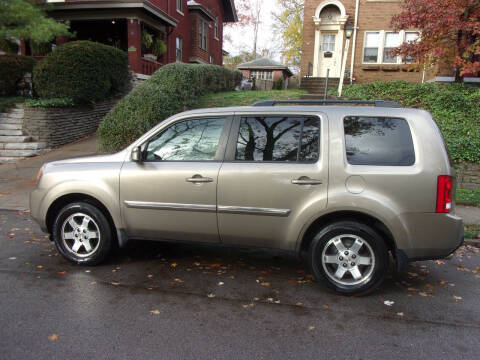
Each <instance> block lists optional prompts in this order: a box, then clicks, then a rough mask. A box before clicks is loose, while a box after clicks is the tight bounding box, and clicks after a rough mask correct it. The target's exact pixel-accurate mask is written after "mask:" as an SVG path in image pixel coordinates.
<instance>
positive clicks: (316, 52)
mask: <svg viewBox="0 0 480 360" xmlns="http://www.w3.org/2000/svg"><path fill="white" fill-rule="evenodd" d="M313 21H314V22H315V45H314V47H313V77H318V76H319V71H318V67H319V66H320V63H319V60H320V59H319V56H320V19H318V18H314V20H313Z"/></svg>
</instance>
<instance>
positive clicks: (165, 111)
mask: <svg viewBox="0 0 480 360" xmlns="http://www.w3.org/2000/svg"><path fill="white" fill-rule="evenodd" d="M241 79H242V74H241V73H240V72H239V71H232V70H228V69H227V68H224V67H221V66H216V65H191V64H180V63H176V64H169V65H166V66H163V67H161V68H160V69H159V70H158V71H157V72H155V73H154V74H153V75H152V77H151V78H150V79H148V80H147V81H146V82H144V83H143V84H141V85H138V86H137V87H136V88H135V89H134V90H133V91H132V92H130V94H128V95H127V96H126V97H124V98H123V99H122V100H120V101H119V102H118V103H117V105H116V106H115V107H114V108H113V110H112V111H111V112H110V113H109V114H108V115H107V116H106V117H105V118H104V120H103V121H102V123H101V124H100V127H99V129H98V136H99V143H100V148H101V149H102V150H103V151H117V150H120V149H122V148H123V147H125V146H127V145H128V144H130V143H131V142H132V141H133V140H135V139H136V138H138V137H139V136H140V135H142V134H143V133H144V132H146V131H147V130H149V129H151V128H152V127H153V126H154V125H156V124H157V123H158V122H160V121H163V120H165V119H166V118H168V117H169V116H171V115H174V114H176V113H178V112H181V111H184V110H187V109H189V108H192V107H193V106H194V104H195V102H196V101H197V98H198V97H199V96H200V95H202V94H206V93H210V92H217V91H226V90H233V89H234V88H235V86H236V85H237V84H239V83H240V80H241Z"/></svg>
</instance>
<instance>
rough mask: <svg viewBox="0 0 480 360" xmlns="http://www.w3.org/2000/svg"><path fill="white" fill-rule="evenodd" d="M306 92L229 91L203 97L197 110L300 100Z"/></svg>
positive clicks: (197, 105)
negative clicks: (267, 101) (257, 102)
mask: <svg viewBox="0 0 480 360" xmlns="http://www.w3.org/2000/svg"><path fill="white" fill-rule="evenodd" d="M301 94H306V91H304V90H270V91H262V90H253V91H228V92H220V93H212V94H207V95H204V96H202V97H201V98H200V99H199V100H198V102H197V104H196V106H195V107H196V108H208V107H224V106H248V105H252V104H253V103H254V102H256V101H261V100H272V99H274V100H289V99H298V98H299V97H300V95H301Z"/></svg>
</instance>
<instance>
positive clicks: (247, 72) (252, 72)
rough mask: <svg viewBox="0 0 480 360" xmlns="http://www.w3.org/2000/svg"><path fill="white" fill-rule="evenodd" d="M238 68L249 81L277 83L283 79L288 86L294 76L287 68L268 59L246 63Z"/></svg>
mask: <svg viewBox="0 0 480 360" xmlns="http://www.w3.org/2000/svg"><path fill="white" fill-rule="evenodd" d="M237 68H238V70H240V71H241V72H242V73H243V75H244V76H245V77H246V78H248V79H250V78H255V79H257V80H271V81H277V80H278V79H280V78H283V80H284V81H285V85H286V84H288V78H289V77H290V76H292V75H293V74H292V72H291V71H290V69H289V68H288V67H287V66H285V65H282V64H280V63H278V62H276V61H274V60H272V59H268V58H258V59H255V60H252V61H249V62H245V63H243V64H240V65H238V66H237Z"/></svg>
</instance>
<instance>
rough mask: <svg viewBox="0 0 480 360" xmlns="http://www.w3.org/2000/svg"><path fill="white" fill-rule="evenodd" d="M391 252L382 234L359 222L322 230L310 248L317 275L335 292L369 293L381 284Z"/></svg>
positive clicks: (339, 223)
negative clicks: (389, 252)
mask: <svg viewBox="0 0 480 360" xmlns="http://www.w3.org/2000/svg"><path fill="white" fill-rule="evenodd" d="M388 259H389V257H388V251H387V248H386V246H385V243H384V241H383V239H382V238H381V236H380V235H379V234H378V233H377V232H376V231H375V230H374V229H372V228H371V227H369V226H367V225H365V224H363V223H360V222H356V221H341V222H337V223H333V224H330V225H328V226H326V227H325V228H324V229H322V230H321V231H320V232H319V233H318V234H317V235H316V236H315V237H314V239H313V241H312V242H311V244H310V249H309V264H310V268H311V271H312V272H313V274H314V275H315V277H316V278H317V279H318V280H320V281H321V282H323V283H324V284H325V285H327V286H328V287H329V288H331V289H333V290H334V291H336V292H338V293H342V294H347V295H363V294H367V293H369V292H371V291H373V290H375V289H376V288H378V287H379V286H380V284H381V283H382V282H383V280H384V278H385V275H386V273H387V270H388Z"/></svg>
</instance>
